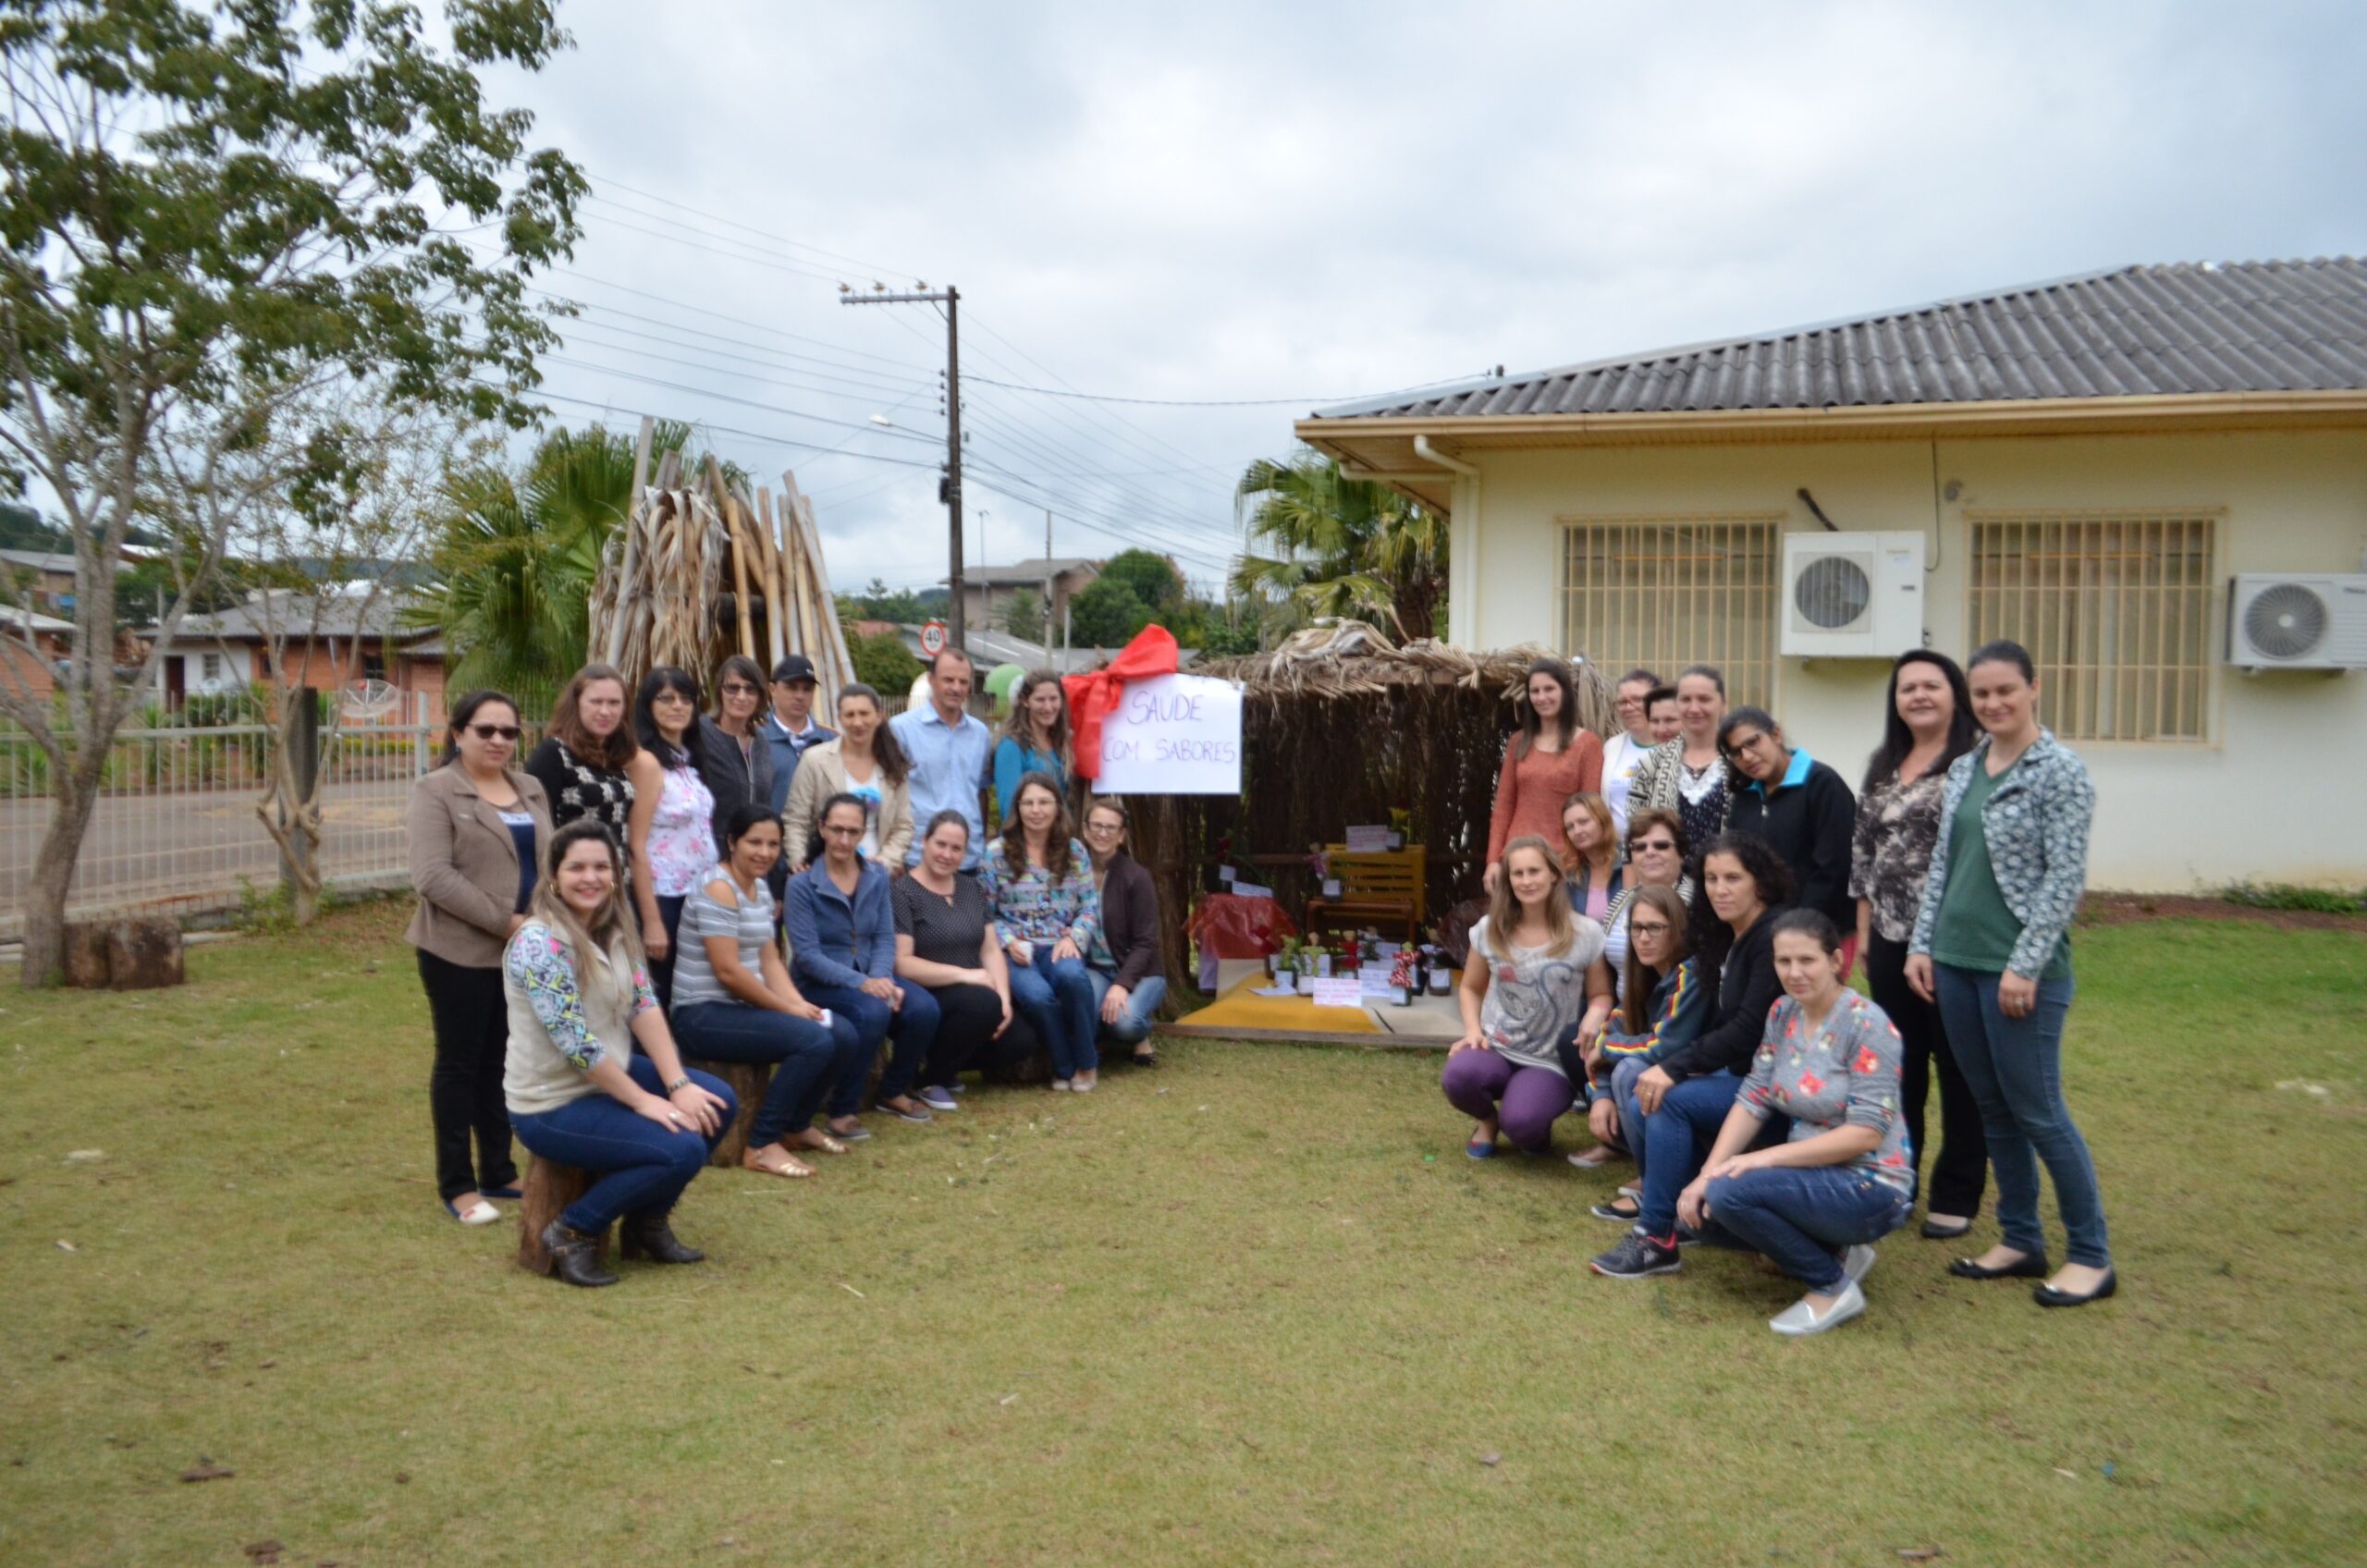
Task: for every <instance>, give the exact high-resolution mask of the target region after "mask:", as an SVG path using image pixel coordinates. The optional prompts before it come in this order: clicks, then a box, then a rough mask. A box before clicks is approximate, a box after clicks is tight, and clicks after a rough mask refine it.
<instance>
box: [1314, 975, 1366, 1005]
mask: <svg viewBox="0 0 2367 1568" xmlns="http://www.w3.org/2000/svg"><path fill="white" fill-rule="evenodd" d="M1306 984H1307V986H1310V987H1311V990H1310V994H1311V995H1312V996H1313V997H1314V998H1315V1005H1316V1006H1318V1007H1357V1008H1360V1007H1362V1006H1364V1005H1365V983H1364V982H1363V981H1361V980H1311V981H1308V982H1306Z"/></svg>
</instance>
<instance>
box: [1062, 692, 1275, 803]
mask: <svg viewBox="0 0 2367 1568" xmlns="http://www.w3.org/2000/svg"><path fill="white" fill-rule="evenodd" d="M1093 790H1094V793H1096V794H1098V795H1237V794H1239V793H1241V688H1240V687H1239V686H1236V685H1235V684H1233V682H1232V681H1230V680H1214V679H1211V678H1210V677H1208V676H1205V675H1154V676H1152V677H1150V678H1149V679H1148V680H1129V681H1127V682H1126V691H1125V695H1124V696H1122V697H1121V698H1120V699H1119V701H1118V705H1117V706H1116V707H1114V708H1112V709H1110V713H1109V715H1108V717H1105V718H1103V719H1102V721H1101V777H1099V778H1096V779H1095V780H1094V781H1093Z"/></svg>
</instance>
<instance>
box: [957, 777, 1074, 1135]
mask: <svg viewBox="0 0 2367 1568" xmlns="http://www.w3.org/2000/svg"><path fill="white" fill-rule="evenodd" d="M978 874H979V879H980V881H981V882H982V883H984V885H985V887H986V890H987V902H988V903H989V904H991V905H993V906H994V912H995V940H996V941H998V942H1000V943H1001V944H1002V951H1003V956H1004V957H1005V958H1006V959H1008V960H1010V961H1011V1005H1012V1006H1013V1007H1015V1008H1017V1009H1018V1010H1019V1011H1020V1014H1021V1016H1023V1017H1024V1018H1025V1019H1026V1020H1027V1022H1028V1023H1030V1024H1032V1025H1033V1026H1034V1027H1035V1030H1036V1034H1037V1035H1040V1036H1042V1037H1043V1040H1044V1044H1045V1045H1046V1046H1047V1047H1049V1048H1050V1050H1051V1053H1052V1087H1054V1088H1055V1089H1074V1090H1077V1091H1078V1092H1080V1093H1083V1092H1085V1091H1088V1090H1090V1089H1091V1088H1092V1087H1093V1086H1094V1084H1096V1083H1097V1082H1098V1081H1099V1078H1100V1071H1099V1070H1100V1065H1101V1059H1100V1057H1099V1056H1098V1055H1097V1054H1096V1053H1095V1051H1094V1048H1093V1036H1094V1031H1095V1029H1096V1027H1097V1026H1098V1023H1099V1014H1098V1011H1096V1008H1097V1005H1098V1004H1097V1001H1096V998H1095V997H1094V993H1093V976H1092V975H1091V974H1088V973H1086V971H1085V954H1086V953H1087V952H1089V951H1091V950H1092V948H1093V932H1094V928H1095V927H1096V926H1098V925H1100V923H1101V895H1100V894H1099V892H1098V891H1097V890H1096V889H1095V887H1094V882H1093V861H1092V859H1091V857H1090V856H1088V855H1087V854H1086V853H1085V846H1084V845H1083V844H1082V843H1079V842H1078V841H1077V839H1075V837H1074V836H1073V830H1072V829H1071V827H1070V826H1069V813H1068V807H1067V806H1065V805H1063V804H1062V803H1061V791H1060V787H1059V786H1058V785H1057V784H1055V783H1054V782H1053V781H1052V777H1051V775H1050V774H1048V773H1031V774H1028V775H1027V776H1026V777H1025V778H1022V779H1021V780H1020V781H1019V788H1018V789H1017V790H1015V791H1014V792H1013V794H1012V813H1011V820H1010V822H1008V823H1007V824H1005V825H1004V827H1003V830H1002V839H1001V840H1000V842H999V843H997V844H995V845H994V846H993V847H992V848H990V849H989V850H988V851H987V853H986V854H984V855H982V856H981V857H979V863H978Z"/></svg>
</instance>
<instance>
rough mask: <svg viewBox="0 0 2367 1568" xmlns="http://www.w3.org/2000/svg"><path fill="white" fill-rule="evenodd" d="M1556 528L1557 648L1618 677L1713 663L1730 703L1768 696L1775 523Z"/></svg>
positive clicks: (1618, 520)
mask: <svg viewBox="0 0 2367 1568" xmlns="http://www.w3.org/2000/svg"><path fill="white" fill-rule="evenodd" d="M1559 521H1560V522H1561V524H1562V647H1563V650H1564V652H1565V653H1573V654H1576V653H1583V654H1585V655H1587V657H1588V658H1590V659H1592V660H1593V661H1594V662H1595V663H1596V664H1598V665H1600V666H1601V667H1602V668H1603V670H1604V672H1605V673H1607V674H1609V675H1610V676H1611V678H1612V679H1613V680H1617V679H1618V678H1619V677H1620V676H1621V675H1622V674H1625V672H1626V671H1627V670H1629V669H1632V668H1637V667H1638V666H1641V667H1644V668H1650V669H1656V670H1658V671H1659V672H1660V673H1661V674H1662V675H1663V676H1665V677H1667V678H1668V679H1669V680H1675V679H1676V674H1677V671H1679V670H1681V669H1683V668H1685V667H1686V665H1689V664H1713V665H1716V666H1717V667H1718V668H1719V669H1720V671H1721V672H1723V674H1724V676H1725V678H1726V697H1727V700H1728V701H1729V702H1732V703H1758V704H1769V703H1772V701H1773V700H1774V696H1775V615H1776V610H1777V607H1778V606H1777V600H1778V596H1779V590H1780V588H1781V582H1780V577H1781V567H1782V557H1783V540H1782V530H1783V520H1782V518H1781V517H1780V516H1774V515H1769V516H1763V517H1762V516H1744V517H1702V518H1666V517H1611V518H1567V517H1565V518H1562V519H1560V520H1559Z"/></svg>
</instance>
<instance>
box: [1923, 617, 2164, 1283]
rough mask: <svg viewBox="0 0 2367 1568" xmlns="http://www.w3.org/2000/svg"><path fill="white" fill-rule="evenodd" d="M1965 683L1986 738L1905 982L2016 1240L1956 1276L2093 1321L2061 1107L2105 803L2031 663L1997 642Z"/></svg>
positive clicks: (2078, 1179) (2079, 1204) (1956, 1267)
mask: <svg viewBox="0 0 2367 1568" xmlns="http://www.w3.org/2000/svg"><path fill="white" fill-rule="evenodd" d="M1967 675H1968V678H1969V680H1970V683H1971V687H1972V707H1973V715H1974V717H1976V718H1978V719H1979V720H1980V721H1981V729H1984V730H1986V731H1987V732H1988V733H1987V734H1985V735H1984V736H1983V737H1982V738H1981V741H1980V742H1979V743H1978V744H1976V745H1975V746H1974V747H1973V749H1972V750H1971V751H1970V752H1968V753H1966V754H1965V755H1963V756H1961V757H1958V758H1957V759H1956V762H1955V763H1954V764H1953V765H1951V766H1949V768H1948V782H1947V788H1946V790H1945V792H1944V794H1943V796H1942V797H1941V803H1940V837H1939V842H1938V843H1937V844H1936V845H1935V846H1934V847H1933V850H1932V871H1931V875H1930V876H1927V877H1926V878H1925V879H1924V884H1923V904H1922V908H1921V910H1920V911H1919V913H1917V916H1916V920H1915V935H1914V936H1913V937H1911V938H1910V939H1909V940H1908V943H1907V983H1908V984H1909V985H1910V986H1913V987H1914V988H1915V990H1916V992H1917V994H1918V995H1919V996H1921V997H1923V998H1926V999H1927V1000H1932V1001H1936V1002H1937V1003H1938V1005H1939V1009H1940V1016H1941V1018H1942V1020H1943V1021H1944V1023H1945V1025H1946V1028H1947V1033H1948V1042H1949V1044H1950V1045H1951V1046H1952V1047H1955V1049H1956V1057H1957V1064H1958V1066H1960V1067H1961V1068H1962V1069H1963V1070H1964V1076H1965V1081H1966V1083H1967V1084H1969V1085H1971V1088H1972V1095H1973V1098H1974V1099H1975V1100H1976V1101H1978V1102H1979V1103H1980V1106H1981V1125H1982V1128H1983V1130H1984V1132H1985V1133H1987V1135H1988V1141H1989V1158H1990V1163H1991V1164H1992V1165H1993V1167H1994V1168H1995V1170H1996V1172H1997V1219H1998V1224H1999V1226H2000V1228H2001V1229H2002V1230H2003V1231H2004V1240H2003V1241H2001V1242H2000V1243H1998V1244H1997V1245H1996V1246H1993V1247H1992V1248H1990V1249H1989V1251H1987V1252H1986V1253H1983V1254H1982V1255H1981V1256H1979V1257H1963V1258H1958V1259H1956V1261H1955V1262H1954V1263H1952V1264H1950V1265H1949V1266H1948V1267H1949V1272H1951V1273H1953V1274H1956V1275H1959V1276H1961V1277H1963V1278H1965V1279H1968V1280H1994V1279H2000V1278H2004V1277H2006V1276H2012V1277H2016V1278H2020V1279H2045V1280H2046V1282H2045V1283H2044V1284H2042V1285H2041V1286H2039V1287H2038V1290H2037V1292H2036V1295H2037V1301H2038V1304H2039V1305H2041V1306H2082V1305H2086V1304H2087V1303H2089V1302H2091V1301H2095V1300H2099V1299H2101V1298H2102V1297H2104V1296H2108V1295H2111V1294H2112V1293H2113V1292H2114V1290H2115V1289H2116V1285H2117V1280H2116V1278H2115V1276H2114V1274H2113V1268H2112V1254H2111V1252H2110V1251H2109V1250H2108V1249H2107V1247H2106V1245H2105V1238H2104V1212H2103V1196H2102V1194H2100V1193H2099V1192H2098V1190H2097V1186H2096V1170H2095V1164H2094V1162H2093V1161H2092V1160H2091V1159H2090V1158H2089V1156H2088V1145H2087V1143H2086V1141H2085V1140H2084V1139H2082V1138H2081V1137H2080V1136H2079V1128H2078V1127H2077V1126H2076V1125H2074V1124H2073V1122H2072V1121H2071V1112H2070V1110H2069V1109H2068V1108H2067V1106H2066V1105H2065V1104H2064V1103H2063V1075H2062V1052H2063V1020H2064V1016H2065V1014H2066V1013H2067V1012H2068V1011H2070V1007H2071V995H2072V984H2071V937H2070V926H2071V917H2072V915H2073V914H2075V913H2078V911H2079V894H2080V892H2081V890H2082V889H2083V888H2085V887H2086V885H2087V870H2088V827H2089V823H2090V821H2091V819H2092V818H2093V817H2094V815H2095V809H2096V790H2095V786H2094V785H2093V784H2091V783H2090V782H2089V780H2088V770H2087V768H2086V767H2085V766H2082V765H2081V763H2080V761H2079V758H2078V757H2077V756H2075V755H2073V754H2072V753H2071V752H2069V751H2068V750H2067V749H2066V748H2065V747H2063V746H2062V745H2060V744H2058V743H2057V742H2056V741H2055V739H2054V736H2053V735H2052V734H2050V733H2048V732H2047V731H2046V730H2045V729H2042V728H2041V727H2040V725H2039V722H2038V697H2039V682H2038V676H2037V671H2036V669H2035V668H2034V667H2033V666H2032V665H2031V663H2030V653H2029V651H2028V650H2027V649H2025V648H2023V647H2022V646H2021V644H2019V643H2006V642H1997V643H1987V644H1985V645H1984V646H1983V647H1981V649H1980V651H1979V652H1977V653H1975V654H1974V655H1972V658H1971V661H1970V663H1969V665H1968V669H1967ZM2041 1160H2043V1161H2045V1163H2046V1170H2047V1174H2048V1175H2049V1176H2051V1177H2053V1178H2054V1194H2055V1201H2056V1203H2057V1205H2058V1206H2059V1207H2060V1208H2061V1209H2062V1213H2063V1228H2064V1231H2065V1232H2066V1246H2067V1252H2068V1255H2069V1258H2070V1261H2069V1262H2068V1263H2067V1264H2066V1265H2065V1266H2064V1267H2063V1268H2061V1269H2060V1270H2059V1271H2056V1272H2054V1274H2053V1276H2052V1277H2051V1278H2050V1277H2049V1271H2048V1268H2047V1262H2046V1238H2045V1234H2044V1232H2043V1231H2041V1229H2040V1228H2039V1218H2038V1167H2039V1162H2040V1161H2041Z"/></svg>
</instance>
